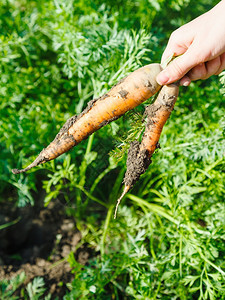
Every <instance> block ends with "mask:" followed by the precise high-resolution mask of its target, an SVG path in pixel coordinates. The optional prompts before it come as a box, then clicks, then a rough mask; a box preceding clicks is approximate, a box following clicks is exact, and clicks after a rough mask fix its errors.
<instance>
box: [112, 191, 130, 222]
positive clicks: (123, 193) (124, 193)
mask: <svg viewBox="0 0 225 300" xmlns="http://www.w3.org/2000/svg"><path fill="white" fill-rule="evenodd" d="M129 190H130V186H128V185H125V187H124V190H123V192H122V194H121V196H120V197H119V198H118V200H117V203H116V208H115V212H114V219H116V214H117V210H118V207H119V205H120V202H121V200H122V199H123V197H124V196H125V195H126V193H128V192H129Z"/></svg>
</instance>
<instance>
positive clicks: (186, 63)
mask: <svg viewBox="0 0 225 300" xmlns="http://www.w3.org/2000/svg"><path fill="white" fill-rule="evenodd" d="M197 64H198V62H197V56H196V55H193V53H191V51H189V49H188V50H187V51H186V52H185V53H184V54H183V55H181V56H179V57H177V58H175V59H174V60H173V61H172V62H171V63H170V64H169V65H168V66H167V67H166V68H165V69H164V70H163V71H162V72H160V73H159V74H158V76H157V77H156V80H157V82H158V83H159V84H160V85H164V84H170V83H172V82H174V81H177V80H179V79H181V78H182V77H183V76H184V75H185V74H186V73H187V72H188V71H189V70H190V69H192V68H193V67H194V66H196V65H197Z"/></svg>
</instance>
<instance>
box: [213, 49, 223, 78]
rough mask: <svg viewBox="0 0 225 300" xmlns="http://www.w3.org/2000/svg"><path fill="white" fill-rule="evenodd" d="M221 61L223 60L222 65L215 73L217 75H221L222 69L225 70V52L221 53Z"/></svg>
mask: <svg viewBox="0 0 225 300" xmlns="http://www.w3.org/2000/svg"><path fill="white" fill-rule="evenodd" d="M220 61H221V65H220V67H219V69H218V71H217V72H216V73H215V75H219V74H220V73H221V72H222V71H224V70H225V53H223V54H222V55H220Z"/></svg>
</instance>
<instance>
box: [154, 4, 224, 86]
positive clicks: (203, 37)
mask: <svg viewBox="0 0 225 300" xmlns="http://www.w3.org/2000/svg"><path fill="white" fill-rule="evenodd" d="M173 53H174V55H175V56H178V55H181V54H182V55H181V56H179V57H177V58H175V59H174V60H173V61H172V62H171V63H170V64H169V65H168V66H167V67H166V68H165V69H164V70H163V71H162V72H161V73H160V74H159V75H158V76H157V81H158V83H159V84H161V85H164V84H170V83H172V82H174V81H177V80H179V79H180V85H184V86H188V85H189V84H190V83H191V81H192V80H197V79H207V78H209V77H210V76H212V75H218V74H219V73H221V72H222V71H223V70H224V69H225V0H223V1H221V2H219V3H218V4H217V5H216V6H215V7H214V8H212V9H211V10H210V11H208V12H207V13H205V14H203V15H201V16H200V17H198V18H196V19H194V20H193V21H191V22H190V23H187V24H186V25H184V26H182V27H180V28H179V29H177V30H176V31H174V32H173V33H172V34H171V37H170V39H169V42H168V45H167V47H166V49H165V51H164V53H163V55H162V62H163V61H164V60H166V59H167V58H168V57H169V56H171V55H172V54H173Z"/></svg>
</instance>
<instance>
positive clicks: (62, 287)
mask: <svg viewBox="0 0 225 300" xmlns="http://www.w3.org/2000/svg"><path fill="white" fill-rule="evenodd" d="M18 216H19V217H20V220H19V222H17V223H16V224H14V225H12V226H10V227H8V228H5V229H3V230H0V240H1V243H0V280H3V279H11V278H13V277H14V276H16V275H18V274H20V273H21V272H25V274H26V280H25V282H24V285H26V284H27V283H28V282H30V281H32V280H33V278H34V277H37V276H41V277H43V278H44V281H45V287H46V288H47V291H46V292H47V293H51V294H52V296H53V298H54V296H55V297H59V299H61V297H62V296H63V295H65V293H66V291H67V287H66V283H68V282H71V281H72V280H73V277H74V276H73V274H72V273H71V268H70V265H69V263H68V262H67V259H66V258H67V256H68V255H69V254H70V253H71V251H72V252H74V255H75V258H76V259H77V261H78V262H80V263H81V264H86V263H87V261H88V258H89V256H90V251H89V250H88V249H86V248H85V247H84V248H79V249H76V247H77V244H78V243H79V241H80V240H81V233H80V232H79V231H78V230H77V228H76V224H75V221H74V219H72V218H68V217H67V216H66V214H65V212H64V207H63V205H62V204H61V203H60V202H59V201H57V200H56V201H52V202H51V203H50V204H49V206H48V207H46V208H44V207H37V206H34V207H24V208H12V207H10V206H9V205H3V208H2V210H1V213H0V225H1V224H5V223H7V222H9V221H11V220H15V219H16V218H18ZM18 295H19V291H18Z"/></svg>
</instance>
